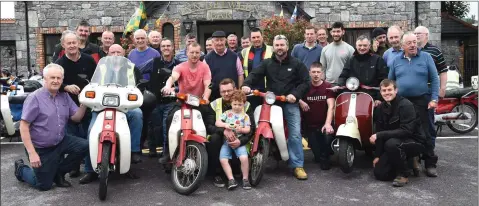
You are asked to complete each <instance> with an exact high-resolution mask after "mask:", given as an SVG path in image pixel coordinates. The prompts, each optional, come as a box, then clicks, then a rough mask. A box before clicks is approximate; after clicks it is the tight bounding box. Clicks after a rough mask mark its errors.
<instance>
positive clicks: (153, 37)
mask: <svg viewBox="0 0 479 206" xmlns="http://www.w3.org/2000/svg"><path fill="white" fill-rule="evenodd" d="M161 39H162V37H161V33H160V32H158V31H151V32H150V33H149V34H148V41H149V42H150V46H151V48H153V49H155V50H156V51H158V52H159V53H160V54H161V48H160V43H161Z"/></svg>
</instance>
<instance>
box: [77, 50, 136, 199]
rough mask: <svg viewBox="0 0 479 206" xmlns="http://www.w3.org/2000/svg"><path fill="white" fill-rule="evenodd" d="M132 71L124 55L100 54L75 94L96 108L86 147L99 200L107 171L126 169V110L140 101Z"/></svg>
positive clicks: (103, 195)
mask: <svg viewBox="0 0 479 206" xmlns="http://www.w3.org/2000/svg"><path fill="white" fill-rule="evenodd" d="M133 71H134V64H133V63H131V61H130V60H128V59H127V58H125V57H120V56H107V57H104V58H102V59H100V61H99V62H98V65H97V68H96V70H95V72H94V74H93V76H92V78H91V82H90V83H89V84H88V85H87V86H85V88H83V90H82V91H81V93H80V95H79V101H80V103H81V104H83V105H85V106H87V107H89V108H91V110H92V111H94V112H99V114H98V116H97V119H96V120H95V124H94V125H93V127H92V128H91V131H90V134H89V135H90V138H89V145H90V148H89V149H90V158H91V164H92V167H93V168H94V170H95V171H96V172H97V173H99V181H100V185H99V193H98V194H99V198H100V200H105V199H106V195H107V187H108V176H109V173H110V172H116V173H119V174H125V173H127V172H128V171H129V170H130V159H131V147H130V145H131V137H130V129H129V126H128V122H127V118H126V113H127V112H128V111H129V110H132V109H135V108H139V107H140V106H141V105H142V104H143V95H142V93H141V91H140V90H139V89H138V88H137V86H136V85H135V78H134V72H133Z"/></svg>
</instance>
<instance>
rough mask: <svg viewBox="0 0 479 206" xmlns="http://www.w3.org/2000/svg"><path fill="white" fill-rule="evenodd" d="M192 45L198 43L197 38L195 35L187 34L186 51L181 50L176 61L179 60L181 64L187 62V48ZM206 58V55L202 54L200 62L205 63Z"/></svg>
mask: <svg viewBox="0 0 479 206" xmlns="http://www.w3.org/2000/svg"><path fill="white" fill-rule="evenodd" d="M192 43H198V41H197V40H196V36H195V35H194V34H187V35H186V36H185V49H182V50H180V51H179V52H178V53H177V54H176V56H175V59H176V60H178V62H179V63H183V62H186V61H187V60H188V55H187V54H186V48H188V46H189V45H190V44H192ZM204 56H205V53H203V52H201V56H200V60H201V61H203V58H204Z"/></svg>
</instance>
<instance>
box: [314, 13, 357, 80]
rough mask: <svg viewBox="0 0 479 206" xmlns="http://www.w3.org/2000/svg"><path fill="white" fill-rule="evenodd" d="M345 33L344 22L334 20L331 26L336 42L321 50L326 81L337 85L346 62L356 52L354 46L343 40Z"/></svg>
mask: <svg viewBox="0 0 479 206" xmlns="http://www.w3.org/2000/svg"><path fill="white" fill-rule="evenodd" d="M344 33H345V31H344V25H343V23H341V22H334V24H333V25H332V27H331V36H332V37H333V40H334V42H332V43H331V44H328V46H326V47H324V48H323V51H322V52H321V64H322V65H323V68H324V71H325V73H326V81H327V82H329V83H331V84H333V85H337V83H338V78H339V75H340V74H341V71H343V68H344V64H345V63H346V62H347V61H348V60H349V58H351V57H352V56H353V53H354V48H353V47H352V46H351V45H349V44H348V43H346V42H344V41H343V36H344Z"/></svg>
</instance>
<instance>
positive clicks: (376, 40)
mask: <svg viewBox="0 0 479 206" xmlns="http://www.w3.org/2000/svg"><path fill="white" fill-rule="evenodd" d="M372 38H373V47H372V49H373V52H374V53H375V54H377V55H379V56H383V54H384V52H385V51H386V50H388V49H389V45H388V44H387V38H386V31H384V29H383V28H381V27H378V28H375V29H374V30H373V35H372Z"/></svg>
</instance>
